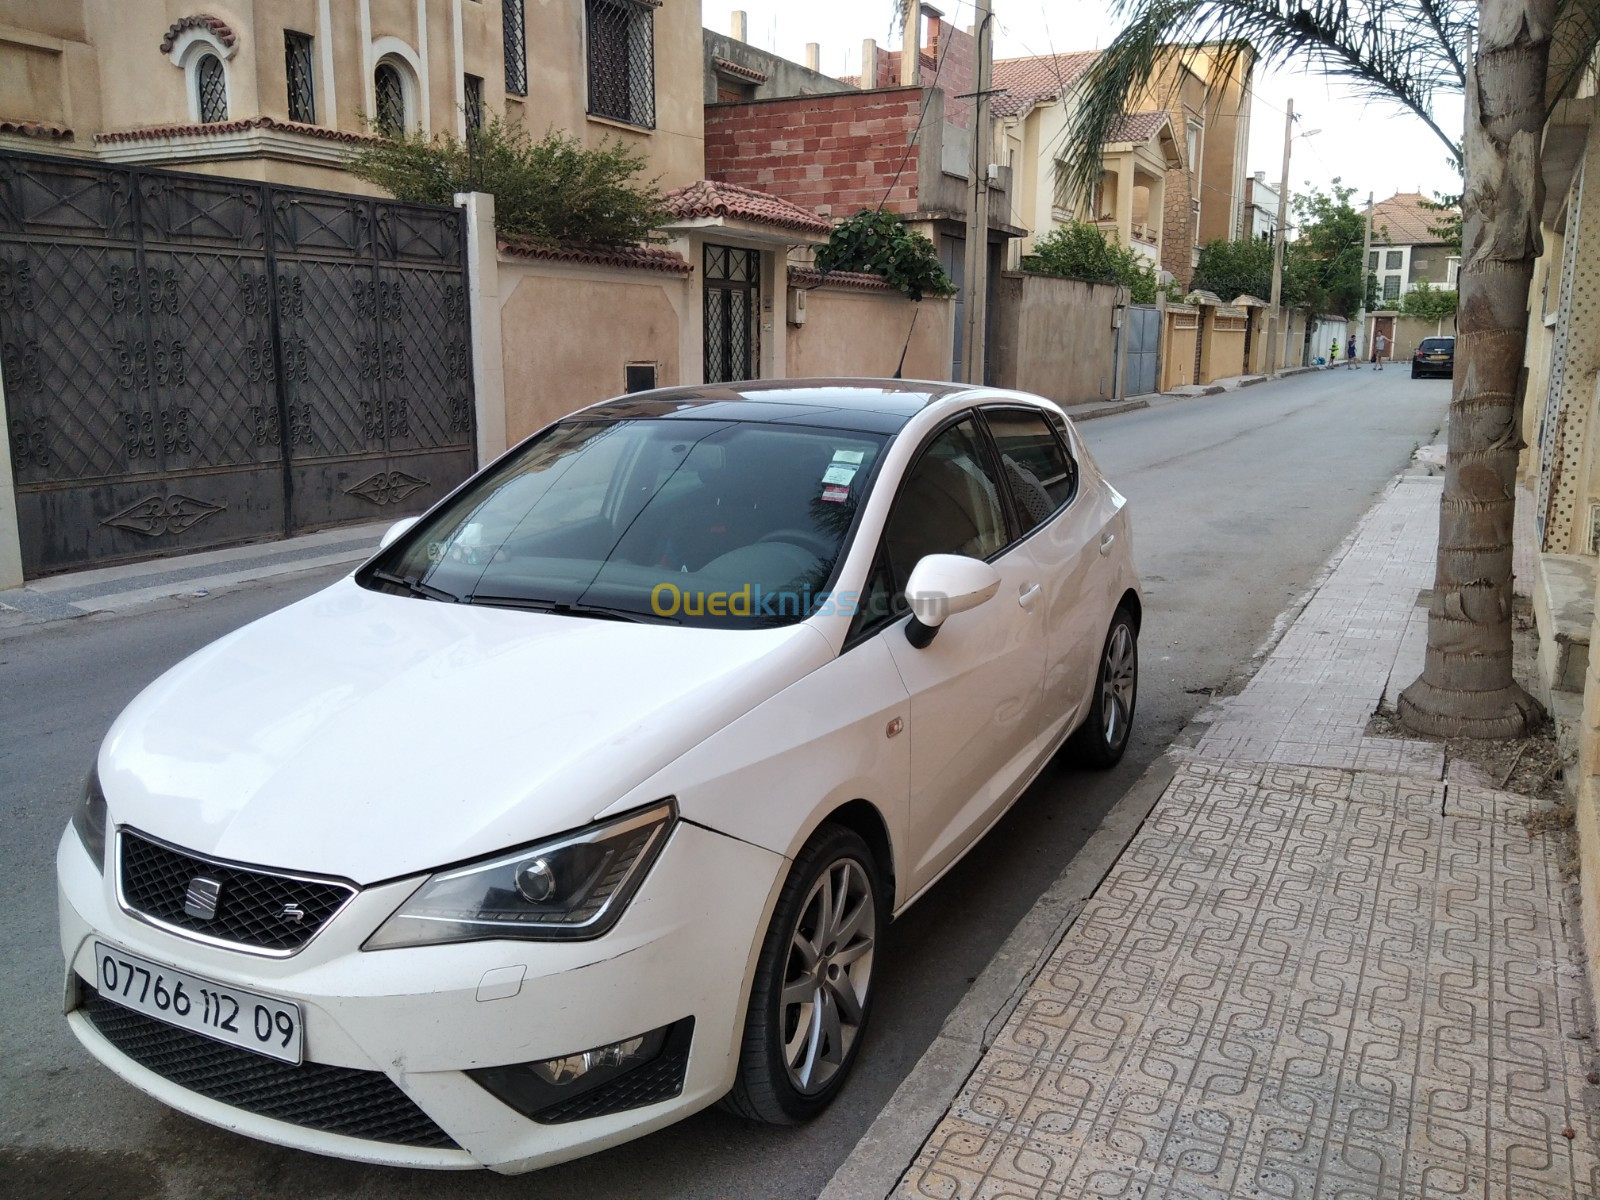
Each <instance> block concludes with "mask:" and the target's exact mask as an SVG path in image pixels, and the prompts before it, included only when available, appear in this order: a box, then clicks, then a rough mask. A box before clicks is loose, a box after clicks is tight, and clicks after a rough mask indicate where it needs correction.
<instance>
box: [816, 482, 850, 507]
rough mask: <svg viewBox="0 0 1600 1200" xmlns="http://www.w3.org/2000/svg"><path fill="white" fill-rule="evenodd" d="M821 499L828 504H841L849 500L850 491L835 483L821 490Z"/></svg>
mask: <svg viewBox="0 0 1600 1200" xmlns="http://www.w3.org/2000/svg"><path fill="white" fill-rule="evenodd" d="M822 498H823V499H824V500H826V501H827V502H828V503H829V504H843V503H844V502H845V501H846V500H848V499H850V489H849V488H847V487H845V486H843V485H841V484H837V483H830V484H828V485H827V486H825V487H824V488H823V489H822Z"/></svg>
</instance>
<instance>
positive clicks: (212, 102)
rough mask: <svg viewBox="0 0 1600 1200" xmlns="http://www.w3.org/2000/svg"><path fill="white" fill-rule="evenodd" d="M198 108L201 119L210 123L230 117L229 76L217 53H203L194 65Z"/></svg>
mask: <svg viewBox="0 0 1600 1200" xmlns="http://www.w3.org/2000/svg"><path fill="white" fill-rule="evenodd" d="M194 86H195V95H196V99H197V100H198V103H197V104H196V106H195V107H196V108H197V110H198V111H199V114H200V120H201V121H202V122H203V123H205V124H207V125H209V124H211V123H213V122H215V121H226V120H227V119H228V77H227V75H226V74H225V73H224V72H223V69H222V60H221V59H220V58H218V57H217V56H216V55H215V54H203V55H201V56H200V60H199V61H198V62H197V63H195V67H194Z"/></svg>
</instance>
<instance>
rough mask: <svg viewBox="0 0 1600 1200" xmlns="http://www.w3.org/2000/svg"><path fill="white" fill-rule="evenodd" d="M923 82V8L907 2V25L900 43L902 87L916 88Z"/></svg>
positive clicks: (914, 2)
mask: <svg viewBox="0 0 1600 1200" xmlns="http://www.w3.org/2000/svg"><path fill="white" fill-rule="evenodd" d="M921 82H922V6H921V4H919V3H917V2H916V0H907V3H906V23H905V28H904V29H903V30H902V40H901V43H900V86H901V87H916V86H918V85H919V84H920V83H921Z"/></svg>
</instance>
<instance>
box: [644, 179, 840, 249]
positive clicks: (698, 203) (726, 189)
mask: <svg viewBox="0 0 1600 1200" xmlns="http://www.w3.org/2000/svg"><path fill="white" fill-rule="evenodd" d="M666 206H667V211H668V212H670V213H671V214H672V215H673V216H675V217H679V218H682V219H688V218H693V217H732V218H734V219H735V220H739V221H750V222H751V223H753V224H756V225H771V226H774V227H775V228H778V229H794V230H798V231H799V232H801V233H814V234H817V235H819V236H821V237H826V236H827V235H828V231H829V230H830V229H831V228H832V226H830V225H829V224H828V223H827V222H826V221H824V220H823V219H822V218H821V217H819V216H817V215H816V214H815V213H812V212H807V211H806V210H805V209H803V208H801V207H800V206H799V205H798V204H791V203H789V201H787V200H782V199H779V198H778V197H777V196H769V195H767V193H766V192H758V191H755V190H754V189H752V188H746V187H739V186H738V185H736V184H732V183H717V182H715V181H713V180H710V179H702V180H700V182H699V183H691V184H690V185H689V186H688V187H685V188H679V189H678V190H677V191H675V192H669V193H667V196H666Z"/></svg>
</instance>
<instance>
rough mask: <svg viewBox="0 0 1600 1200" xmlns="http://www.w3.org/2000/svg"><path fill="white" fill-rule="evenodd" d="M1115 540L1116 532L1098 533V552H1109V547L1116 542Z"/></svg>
mask: <svg viewBox="0 0 1600 1200" xmlns="http://www.w3.org/2000/svg"><path fill="white" fill-rule="evenodd" d="M1116 540H1117V535H1116V534H1114V533H1102V534H1101V535H1100V553H1101V554H1110V553H1111V547H1112V546H1113V545H1114V544H1115V543H1116Z"/></svg>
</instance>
